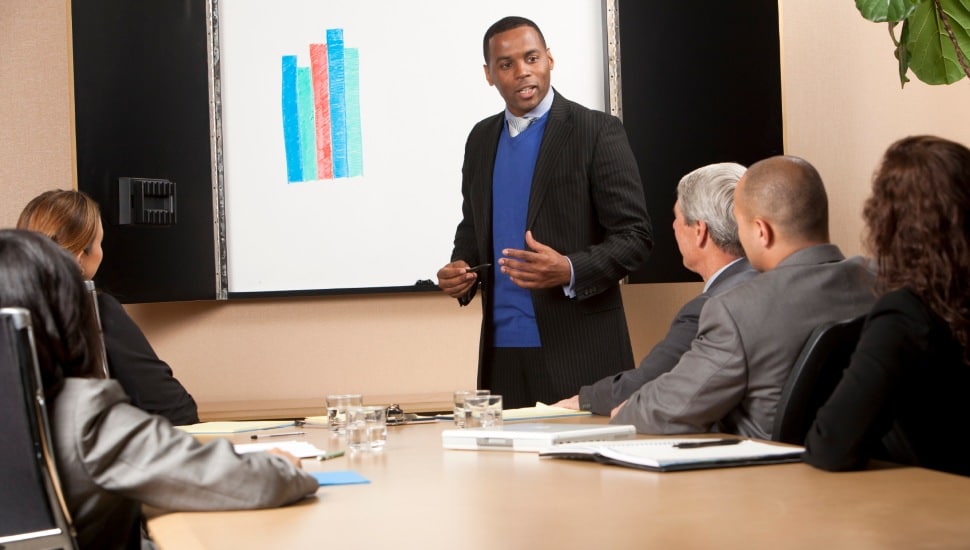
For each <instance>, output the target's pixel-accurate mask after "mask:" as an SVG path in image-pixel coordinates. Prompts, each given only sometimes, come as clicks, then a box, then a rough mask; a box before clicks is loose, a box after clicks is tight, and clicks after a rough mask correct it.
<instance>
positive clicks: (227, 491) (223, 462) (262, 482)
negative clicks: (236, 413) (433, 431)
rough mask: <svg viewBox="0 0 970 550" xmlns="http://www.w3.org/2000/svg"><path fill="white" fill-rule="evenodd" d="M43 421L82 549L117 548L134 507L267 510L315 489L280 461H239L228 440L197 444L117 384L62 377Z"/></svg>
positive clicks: (251, 457) (133, 521)
mask: <svg viewBox="0 0 970 550" xmlns="http://www.w3.org/2000/svg"><path fill="white" fill-rule="evenodd" d="M51 424H52V425H51V431H52V432H53V440H54V453H55V459H56V462H57V472H58V474H59V476H60V480H61V485H62V487H63V490H64V497H65V500H66V501H67V507H68V510H69V511H70V513H71V517H72V519H73V520H74V526H75V528H76V529H77V534H78V542H79V543H80V546H81V548H123V547H124V546H125V544H127V543H128V542H129V541H130V540H132V535H134V536H135V537H137V520H138V518H139V516H140V513H141V504H142V503H144V504H148V505H150V506H154V507H156V508H160V509H163V510H179V511H197V510H240V509H248V508H265V507H271V506H280V505H283V504H287V503H290V502H293V501H295V500H299V499H301V498H303V497H304V496H306V495H311V494H313V493H315V492H316V490H317V487H318V484H317V482H316V480H315V479H314V478H313V477H312V476H310V475H308V474H306V473H305V472H303V471H302V470H300V469H298V468H296V467H294V466H293V465H292V464H290V463H289V462H288V461H287V460H286V459H284V458H283V457H279V456H274V455H269V454H266V453H251V454H245V455H237V454H236V453H235V451H234V450H233V448H232V445H231V444H230V443H229V441H228V440H226V439H217V440H214V441H210V442H208V443H206V444H202V443H199V442H198V441H196V440H195V438H193V437H192V436H191V435H189V434H187V433H185V432H183V431H181V430H178V429H176V428H173V427H172V425H171V424H169V422H168V420H166V419H164V418H162V417H160V416H156V415H151V414H148V413H146V412H144V411H142V410H140V409H137V408H135V407H133V406H131V405H129V404H128V397H127V396H125V393H124V391H122V389H121V386H120V385H119V384H118V382H117V381H115V380H100V379H88V378H67V379H66V380H65V382H64V388H63V389H62V390H61V392H60V393H59V394H58V395H57V397H56V398H55V399H54V403H53V406H52V407H51ZM135 540H137V538H135Z"/></svg>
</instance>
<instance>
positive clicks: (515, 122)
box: [509, 116, 536, 137]
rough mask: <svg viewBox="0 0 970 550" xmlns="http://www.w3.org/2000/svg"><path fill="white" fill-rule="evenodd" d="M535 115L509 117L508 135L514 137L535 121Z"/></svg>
mask: <svg viewBox="0 0 970 550" xmlns="http://www.w3.org/2000/svg"><path fill="white" fill-rule="evenodd" d="M535 120H536V119H535V117H518V116H512V117H509V135H510V136H512V137H515V136H517V135H519V134H521V133H522V132H524V131H525V129H526V128H528V127H529V125H530V124H532V123H533V122H535Z"/></svg>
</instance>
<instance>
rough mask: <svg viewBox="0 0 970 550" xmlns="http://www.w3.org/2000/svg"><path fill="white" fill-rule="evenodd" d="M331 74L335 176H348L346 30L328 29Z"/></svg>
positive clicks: (332, 140) (331, 129) (331, 127)
mask: <svg viewBox="0 0 970 550" xmlns="http://www.w3.org/2000/svg"><path fill="white" fill-rule="evenodd" d="M327 54H328V72H329V75H330V135H331V136H332V139H331V147H332V149H333V177H334V178H346V177H347V99H346V98H345V97H344V87H345V85H344V83H345V81H344V78H345V75H344V30H343V29H327Z"/></svg>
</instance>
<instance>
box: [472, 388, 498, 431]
mask: <svg viewBox="0 0 970 550" xmlns="http://www.w3.org/2000/svg"><path fill="white" fill-rule="evenodd" d="M465 410H466V414H465V427H466V428H497V427H499V426H501V425H502V396H501V395H481V396H473V397H466V398H465Z"/></svg>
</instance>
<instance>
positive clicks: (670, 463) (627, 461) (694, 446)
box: [539, 438, 805, 472]
mask: <svg viewBox="0 0 970 550" xmlns="http://www.w3.org/2000/svg"><path fill="white" fill-rule="evenodd" d="M734 441H739V442H738V443H733V442H734ZM722 442H724V443H727V444H720V443H722ZM698 443H700V444H701V445H700V446H698ZM684 444H686V445H690V446H681V445H684ZM705 445H706V446H705ZM804 451H805V448H804V447H797V446H793V445H776V444H770V443H764V442H760V441H752V440H750V439H744V440H721V439H669V438H663V439H659V438H658V439H636V440H631V441H608V442H595V443H568V444H565V445H557V446H555V447H551V448H548V449H544V450H543V451H541V452H540V453H539V456H540V457H546V458H572V459H580V460H595V461H596V462H601V463H603V464H615V465H618V466H627V467H630V468H641V469H645V470H654V471H659V472H670V471H677V470H694V469H699V468H723V467H728V466H749V465H756V464H779V463H783V462H798V461H800V460H801V456H802V452H804Z"/></svg>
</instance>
